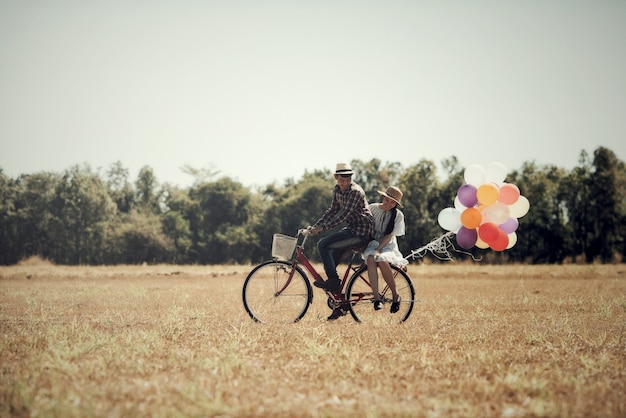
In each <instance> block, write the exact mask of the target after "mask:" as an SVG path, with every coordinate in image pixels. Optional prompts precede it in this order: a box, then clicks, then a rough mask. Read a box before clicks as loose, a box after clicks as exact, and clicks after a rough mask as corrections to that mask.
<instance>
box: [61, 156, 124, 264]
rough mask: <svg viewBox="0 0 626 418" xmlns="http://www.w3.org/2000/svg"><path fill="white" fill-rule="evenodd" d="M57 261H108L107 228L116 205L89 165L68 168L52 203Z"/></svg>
mask: <svg viewBox="0 0 626 418" xmlns="http://www.w3.org/2000/svg"><path fill="white" fill-rule="evenodd" d="M51 212H52V216H53V219H52V220H53V222H52V228H51V230H52V231H53V235H52V237H53V239H54V240H55V244H56V246H55V248H56V249H57V251H56V256H55V261H57V262H60V263H62V264H92V263H101V262H102V261H103V260H104V253H105V251H104V249H105V242H106V239H107V228H108V227H109V225H110V223H111V222H112V220H113V219H114V217H115V213H116V207H115V204H114V203H113V201H112V200H111V197H110V195H109V192H108V190H107V188H106V185H105V184H104V182H103V181H102V179H101V178H100V177H99V176H98V175H97V174H95V173H92V172H91V169H90V168H89V166H85V167H84V168H82V169H81V168H80V167H78V166H74V167H72V168H71V169H69V170H67V171H66V172H65V174H64V175H63V177H62V179H61V182H60V183H59V184H58V185H57V188H56V191H55V198H54V200H53V204H52V206H51Z"/></svg>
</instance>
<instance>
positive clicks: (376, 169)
mask: <svg viewBox="0 0 626 418" xmlns="http://www.w3.org/2000/svg"><path fill="white" fill-rule="evenodd" d="M350 165H351V166H352V170H353V171H354V172H355V174H354V180H355V181H356V182H357V183H358V184H359V185H360V186H361V187H362V188H363V190H364V191H365V195H366V196H367V200H368V201H369V202H370V203H373V202H378V201H379V200H380V196H379V195H378V191H379V190H382V191H384V190H385V189H387V187H389V186H395V185H397V183H398V180H399V177H400V173H401V172H402V165H401V164H400V163H398V162H387V163H385V164H383V163H382V162H381V160H379V159H377V158H374V159H371V160H370V161H367V162H363V161H361V160H352V161H351V162H350Z"/></svg>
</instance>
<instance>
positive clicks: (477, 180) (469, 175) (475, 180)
mask: <svg viewBox="0 0 626 418" xmlns="http://www.w3.org/2000/svg"><path fill="white" fill-rule="evenodd" d="M463 178H464V179H465V183H468V184H471V185H474V186H476V187H478V186H480V185H481V184H483V183H484V182H485V180H486V178H487V172H486V171H485V169H484V168H483V167H482V166H481V165H478V164H472V165H470V166H469V167H467V168H466V169H465V172H464V173H463Z"/></svg>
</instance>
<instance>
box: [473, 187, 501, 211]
mask: <svg viewBox="0 0 626 418" xmlns="http://www.w3.org/2000/svg"><path fill="white" fill-rule="evenodd" d="M499 195H500V192H499V191H498V187H497V186H496V185H495V184H493V183H485V184H483V185H482V186H480V187H479V188H478V191H476V197H477V198H478V201H479V202H480V203H482V204H483V205H486V206H489V205H493V204H494V203H496V202H497V201H498V196H499Z"/></svg>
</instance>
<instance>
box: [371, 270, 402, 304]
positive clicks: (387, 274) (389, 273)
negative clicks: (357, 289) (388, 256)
mask: <svg viewBox="0 0 626 418" xmlns="http://www.w3.org/2000/svg"><path fill="white" fill-rule="evenodd" d="M378 267H380V271H381V273H382V274H383V279H385V282H386V283H387V285H388V286H389V289H391V294H392V295H393V300H394V302H397V301H398V291H397V290H396V281H395V280H394V278H393V270H392V269H391V266H390V265H389V263H387V262H386V261H380V262H379V263H378ZM368 271H369V269H368Z"/></svg>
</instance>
